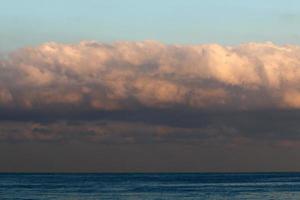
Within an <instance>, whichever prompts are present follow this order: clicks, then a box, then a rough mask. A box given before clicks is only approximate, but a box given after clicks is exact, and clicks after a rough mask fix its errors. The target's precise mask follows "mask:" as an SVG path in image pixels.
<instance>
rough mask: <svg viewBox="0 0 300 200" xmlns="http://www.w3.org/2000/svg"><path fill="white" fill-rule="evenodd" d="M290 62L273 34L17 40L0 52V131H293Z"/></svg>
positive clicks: (297, 75)
mask: <svg viewBox="0 0 300 200" xmlns="http://www.w3.org/2000/svg"><path fill="white" fill-rule="evenodd" d="M299 66H300V47H298V46H291V45H285V46H277V45H274V44H272V43H248V44H243V45H239V46H234V47H224V46H220V45H217V44H212V45H190V46H182V45H164V44H161V43H158V42H154V41H145V42H119V43H114V44H102V43H97V42H81V43H79V44H75V45H67V44H57V43H46V44H43V45H41V46H37V47H32V48H24V49H20V50H17V51H15V52H12V53H11V54H10V55H8V56H3V58H2V59H1V60H0V110H1V113H0V120H1V122H0V123H1V126H0V127H1V131H0V140H5V141H7V140H8V141H22V140H41V141H64V140H73V139H80V140H88V141H102V142H124V141H126V142H136V141H148V142H149V141H156V142H157V141H178V140H188V139H190V140H204V139H203V138H205V139H207V140H210V139H211V138H215V139H216V138H232V139H237V138H247V139H256V138H267V139H270V138H273V139H275V140H277V139H278V140H296V139H297V140H298V136H297V135H298V133H299V128H300V127H299V126H298V125H297V119H298V118H299V115H300V113H299V112H298V110H297V109H298V108H300V87H299V86H300V68H299ZM70 122H74V123H75V122H76V123H78V124H80V125H75V124H72V123H70ZM298 127H299V128H298ZM22 130H23V131H22Z"/></svg>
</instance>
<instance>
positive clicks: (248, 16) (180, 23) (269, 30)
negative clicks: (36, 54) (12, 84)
mask: <svg viewBox="0 0 300 200" xmlns="http://www.w3.org/2000/svg"><path fill="white" fill-rule="evenodd" d="M0 2H1V12H0V24H1V29H0V49H1V50H2V51H8V50H12V49H16V48H18V47H23V46H28V45H37V44H41V43H44V42H46V41H56V42H63V43H74V42H78V41H81V40H97V41H101V42H113V41H120V40H121V41H122V40H126V41H128V40H130V41H141V40H149V39H151V40H157V41H161V42H163V43H172V44H174V43H180V44H199V43H201V44H202V43H220V44H239V43H244V42H253V41H256V42H262V41H273V42H276V43H280V44H285V43H292V44H299V38H300V36H299V31H300V30H299V29H300V28H299V26H297V25H298V23H299V19H300V16H299V13H300V5H299V4H300V3H299V1H297V0H289V1H282V0H266V1H259V0H252V1H249V0H245V1H238V0H221V1H220V0H189V1H183V0H172V1H171V0H166V1H159V0H153V1H143V0H142V1H141V0H124V1H119V0H111V1H102V0H86V1H82V0H65V1H60V0H53V1H49V0H27V1H18V0H10V1H7V0H1V1H0Z"/></svg>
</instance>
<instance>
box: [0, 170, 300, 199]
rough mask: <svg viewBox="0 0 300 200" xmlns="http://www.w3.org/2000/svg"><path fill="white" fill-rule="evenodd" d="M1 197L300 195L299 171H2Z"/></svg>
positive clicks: (160, 197)
mask: <svg viewBox="0 0 300 200" xmlns="http://www.w3.org/2000/svg"><path fill="white" fill-rule="evenodd" d="M0 199H1V200H6V199H13V200H21V199H22V200H23V199H24V200H25V199H26V200H34V199H64V200H65V199H67V200H68V199H70V200H73V199H74V200H89V199H101V200H102V199H103V200H105V199H116V200H117V199H132V200H136V199H146V200H147V199H157V200H158V199H171V200H177V199H180V200H182V199H213V200H218V199H228V200H235V199H236V200H242V199H251V200H252V199H253V200H256V199H259V200H267V199H274V200H277V199H279V200H284V199H288V200H293V199H297V200H298V199H300V173H173V174H139V173H138V174H135V173H131V174H0Z"/></svg>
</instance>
